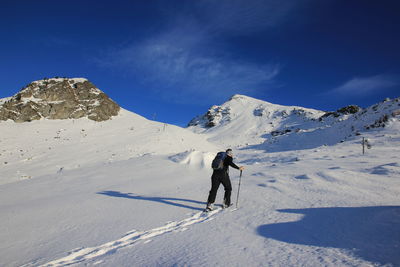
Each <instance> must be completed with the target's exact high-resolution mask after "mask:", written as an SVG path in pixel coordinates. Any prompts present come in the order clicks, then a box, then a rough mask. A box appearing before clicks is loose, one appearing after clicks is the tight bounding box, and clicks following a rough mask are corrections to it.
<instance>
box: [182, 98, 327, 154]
mask: <svg viewBox="0 0 400 267" xmlns="http://www.w3.org/2000/svg"><path fill="white" fill-rule="evenodd" d="M323 114H325V112H322V111H318V110H313V109H306V108H301V107H291V106H281V105H275V104H271V103H268V102H265V101H262V100H258V99H255V98H252V97H248V96H244V95H234V96H233V97H232V98H230V99H229V100H228V101H227V102H225V103H224V104H222V105H221V106H213V107H211V108H210V109H209V111H208V112H207V113H206V114H205V115H202V116H199V117H197V118H194V119H193V120H192V121H191V122H190V123H189V127H188V128H189V129H190V130H192V131H194V132H196V133H202V134H205V135H207V136H208V137H209V140H210V141H213V142H216V143H219V144H221V145H223V146H227V147H230V146H232V147H233V146H243V145H246V144H259V143H261V142H263V141H264V140H265V138H264V135H266V134H269V133H271V132H273V131H279V130H281V129H286V128H291V129H296V128H301V127H305V128H310V127H314V126H315V125H317V124H318V123H317V122H316V119H318V118H319V117H321V116H322V115H323Z"/></svg>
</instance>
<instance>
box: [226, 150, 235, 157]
mask: <svg viewBox="0 0 400 267" xmlns="http://www.w3.org/2000/svg"><path fill="white" fill-rule="evenodd" d="M226 154H227V155H228V156H229V157H233V152H232V149H230V148H228V149H227V150H226Z"/></svg>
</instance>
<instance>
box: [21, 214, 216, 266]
mask: <svg viewBox="0 0 400 267" xmlns="http://www.w3.org/2000/svg"><path fill="white" fill-rule="evenodd" d="M222 210H223V209H222V208H217V209H215V210H213V211H210V212H207V213H204V212H198V213H196V214H194V215H193V216H191V217H189V218H186V219H184V220H182V221H178V222H169V223H167V224H166V225H164V226H162V227H158V228H154V229H151V230H147V231H142V232H138V231H136V230H133V231H130V232H128V233H127V234H126V235H125V236H123V237H122V238H120V239H118V240H114V241H110V242H107V243H105V244H102V245H99V246H96V247H89V248H78V249H75V250H73V251H71V252H69V255H68V256H66V257H63V258H60V259H56V260H53V261H51V262H48V263H45V264H43V265H39V266H40V267H56V266H57V267H59V266H69V265H72V264H77V263H82V262H85V261H88V260H93V259H94V258H96V257H99V256H104V255H107V254H113V253H115V252H116V251H117V250H119V249H122V248H127V247H130V246H133V245H134V244H136V243H138V242H139V241H142V240H145V241H144V242H150V241H151V239H150V238H153V237H156V236H160V235H163V234H166V233H170V232H175V233H176V232H183V231H186V230H187V227H188V226H190V225H193V224H197V223H201V222H205V221H210V220H212V219H213V218H212V216H213V215H215V214H217V213H219V212H221V211H222ZM98 262H99V261H97V263H98ZM28 266H37V264H35V263H29V264H26V265H23V267H28Z"/></svg>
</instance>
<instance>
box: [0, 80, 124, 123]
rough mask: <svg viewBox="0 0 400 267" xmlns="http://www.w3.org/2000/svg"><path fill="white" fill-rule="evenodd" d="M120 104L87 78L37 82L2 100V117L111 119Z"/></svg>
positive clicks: (0, 111) (12, 118) (20, 120)
mask: <svg viewBox="0 0 400 267" xmlns="http://www.w3.org/2000/svg"><path fill="white" fill-rule="evenodd" d="M119 110H120V107H119V105H118V104H116V103H115V102H114V101H112V100H111V99H110V98H109V97H108V96H107V95H106V94H105V93H103V92H102V91H101V90H99V89H98V88H96V86H95V85H93V84H92V83H91V82H89V81H88V80H86V79H83V78H73V79H67V78H53V79H44V80H40V81H35V82H32V83H30V84H29V85H27V86H26V87H25V88H23V89H22V90H21V91H20V92H18V93H17V94H16V95H14V96H13V97H11V98H8V99H6V100H5V101H2V102H1V101H0V120H9V119H10V120H13V121H15V122H27V121H32V120H39V119H42V118H46V119H78V118H82V117H87V118H88V119H91V120H94V121H105V120H109V119H110V118H111V117H112V116H116V115H117V114H118V113H119Z"/></svg>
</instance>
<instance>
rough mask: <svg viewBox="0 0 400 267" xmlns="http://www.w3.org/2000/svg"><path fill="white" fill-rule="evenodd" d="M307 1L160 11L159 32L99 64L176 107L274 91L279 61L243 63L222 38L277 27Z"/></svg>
mask: <svg viewBox="0 0 400 267" xmlns="http://www.w3.org/2000/svg"><path fill="white" fill-rule="evenodd" d="M307 1H311V0H285V1H281V0H252V1H247V0H218V1H214V0H198V1H193V2H189V4H188V3H186V4H184V5H183V6H180V7H179V9H178V8H176V7H171V6H169V7H165V8H164V12H165V13H164V16H165V17H167V21H166V23H165V25H166V29H165V30H164V31H163V32H161V33H158V34H156V35H153V36H151V37H150V38H147V39H145V40H141V41H135V42H134V43H131V44H130V45H126V46H125V47H123V48H120V49H114V50H113V51H112V52H109V53H107V55H105V56H104V57H102V58H101V59H99V60H98V63H99V64H100V65H102V66H106V67H111V68H118V69H123V70H125V71H127V72H129V73H130V75H133V76H135V77H137V79H138V80H139V81H140V82H142V84H143V87H144V88H146V89H148V90H152V91H153V92H156V93H158V94H159V95H160V96H164V97H168V98H169V99H174V100H175V101H179V102H182V101H190V100H199V99H205V100H206V101H209V100H211V99H213V101H216V100H223V99H224V98H226V97H228V96H229V95H232V94H235V93H241V94H252V93H254V92H255V91H257V90H268V89H271V88H272V87H275V86H276V84H275V78H276V76H277V75H278V74H279V73H280V70H281V65H280V64H279V62H272V61H271V62H268V61H266V62H263V63H261V62H257V61H256V62H255V61H244V60H243V59H240V58H239V57H237V56H236V55H235V54H234V52H232V51H230V53H229V52H228V51H226V50H225V49H226V47H227V46H226V44H224V43H223V39H224V37H223V36H227V35H241V34H253V33H255V32H257V31H261V30H264V29H266V28H269V27H274V26H277V25H279V24H280V23H282V22H283V21H284V20H285V19H286V18H287V17H288V14H290V13H293V9H294V8H295V7H297V6H299V5H300V4H304V3H305V2H307ZM207 96H208V97H207ZM207 98H208V99H207Z"/></svg>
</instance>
